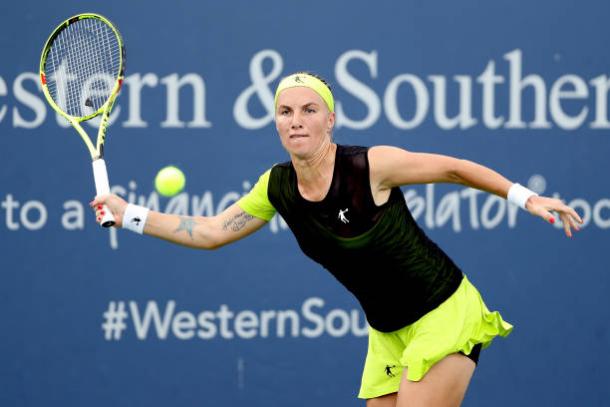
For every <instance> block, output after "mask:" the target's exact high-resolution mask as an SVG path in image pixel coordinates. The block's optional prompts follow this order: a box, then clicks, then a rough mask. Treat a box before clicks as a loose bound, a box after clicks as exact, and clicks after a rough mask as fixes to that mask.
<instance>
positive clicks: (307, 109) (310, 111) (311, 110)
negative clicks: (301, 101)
mask: <svg viewBox="0 0 610 407" xmlns="http://www.w3.org/2000/svg"><path fill="white" fill-rule="evenodd" d="M305 112H306V113H315V112H316V109H314V108H312V107H308V108H306V109H305Z"/></svg>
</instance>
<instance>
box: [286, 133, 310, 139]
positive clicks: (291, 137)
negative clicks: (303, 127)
mask: <svg viewBox="0 0 610 407" xmlns="http://www.w3.org/2000/svg"><path fill="white" fill-rule="evenodd" d="M304 137H309V136H308V135H307V134H291V135H290V136H289V137H288V138H290V139H296V138H304Z"/></svg>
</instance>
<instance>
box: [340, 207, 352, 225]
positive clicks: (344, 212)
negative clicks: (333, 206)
mask: <svg viewBox="0 0 610 407" xmlns="http://www.w3.org/2000/svg"><path fill="white" fill-rule="evenodd" d="M348 210H349V208H345V209H343V210H341V209H339V216H338V218H339V220H340V221H341V222H343V223H349V220H348V219H347V218H346V217H345V214H346V213H347V211H348Z"/></svg>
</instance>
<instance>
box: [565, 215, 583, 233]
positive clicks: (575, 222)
mask: <svg viewBox="0 0 610 407" xmlns="http://www.w3.org/2000/svg"><path fill="white" fill-rule="evenodd" d="M568 220H569V221H570V225H571V226H572V227H573V228H574V230H576V231H577V232H579V231H580V227H579V226H578V220H577V219H574V217H572V216H568Z"/></svg>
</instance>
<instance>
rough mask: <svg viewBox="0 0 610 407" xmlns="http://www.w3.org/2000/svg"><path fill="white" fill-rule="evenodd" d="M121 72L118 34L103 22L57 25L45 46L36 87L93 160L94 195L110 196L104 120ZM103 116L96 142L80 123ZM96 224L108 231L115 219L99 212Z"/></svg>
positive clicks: (81, 18)
mask: <svg viewBox="0 0 610 407" xmlns="http://www.w3.org/2000/svg"><path fill="white" fill-rule="evenodd" d="M124 70H125V48H124V46H123V40H122V38H121V35H120V34H119V32H118V30H117V29H116V28H115V27H114V26H113V25H112V23H111V22H110V21H108V20H107V19H106V18H104V17H103V16H100V15H98V14H92V13H84V14H79V15H76V16H74V17H71V18H69V19H68V20H66V21H64V22H63V23H61V24H60V25H59V26H58V27H57V28H56V29H55V31H53V33H52V34H51V36H50V37H49V39H48V40H47V42H46V43H45V45H44V48H43V50H42V56H41V57H40V81H41V82H42V90H43V92H44V95H45V97H46V98H47V101H48V102H49V104H50V105H51V107H53V109H55V110H56V111H57V112H58V113H59V114H61V115H62V116H63V117H65V118H66V119H67V120H68V121H69V122H70V124H72V126H73V127H74V128H75V129H76V131H77V132H78V134H79V135H80V136H81V138H82V139H83V141H84V142H85V145H86V146H87V148H88V149H89V153H90V154H91V159H92V160H93V176H94V179H95V189H96V192H97V195H103V194H108V193H110V186H109V183H108V172H107V171H106V163H105V162H104V140H105V138H106V127H107V126H108V117H109V116H110V110H111V109H112V105H113V104H114V100H115V99H116V96H117V94H118V93H119V90H120V89H121V85H122V83H123V77H124ZM100 114H101V115H102V117H101V121H100V126H99V130H98V132H97V142H96V145H95V146H94V145H93V142H92V141H91V139H90V138H89V136H88V135H87V133H86V132H85V130H84V129H83V128H82V126H81V125H80V123H81V122H84V121H86V120H90V119H92V118H94V117H96V116H98V115H100ZM100 224H101V225H102V226H104V227H110V226H112V225H114V224H115V221H114V217H113V216H112V214H111V213H110V211H109V210H108V208H107V207H106V206H104V216H103V217H102V220H101V222H100Z"/></svg>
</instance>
